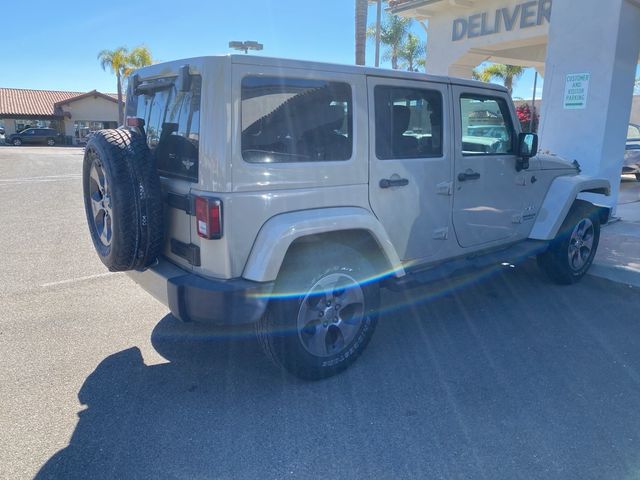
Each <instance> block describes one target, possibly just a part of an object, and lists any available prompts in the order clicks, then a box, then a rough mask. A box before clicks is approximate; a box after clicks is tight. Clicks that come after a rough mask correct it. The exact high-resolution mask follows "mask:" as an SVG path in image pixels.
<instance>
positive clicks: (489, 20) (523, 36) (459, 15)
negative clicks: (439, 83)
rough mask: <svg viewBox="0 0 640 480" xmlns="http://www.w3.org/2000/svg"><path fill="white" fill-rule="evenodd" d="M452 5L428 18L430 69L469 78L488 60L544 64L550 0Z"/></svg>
mask: <svg viewBox="0 0 640 480" xmlns="http://www.w3.org/2000/svg"><path fill="white" fill-rule="evenodd" d="M452 4H455V2H451V3H449V2H447V5H446V7H442V10H440V11H438V12H437V14H434V15H433V16H432V17H431V18H429V19H428V20H427V21H425V24H426V29H427V36H428V41H427V72H428V73H431V74H435V75H452V76H457V77H464V78H470V77H471V72H472V70H473V68H474V67H476V66H477V65H479V64H480V63H482V62H484V61H486V60H488V59H491V61H494V62H498V63H509V64H512V65H523V66H534V67H537V68H539V69H540V70H542V69H544V60H545V55H546V43H547V40H546V36H547V34H548V31H549V23H548V21H547V17H548V16H549V15H550V9H551V0H538V1H528V2H518V1H513V0H511V1H509V0H486V1H483V2H477V3H475V4H474V5H473V6H472V7H459V6H454V5H452ZM505 19H506V20H505ZM507 55H508V56H509V57H508V58H507V57H506V56H507ZM507 60H508V61H507Z"/></svg>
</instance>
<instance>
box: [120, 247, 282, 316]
mask: <svg viewBox="0 0 640 480" xmlns="http://www.w3.org/2000/svg"><path fill="white" fill-rule="evenodd" d="M127 273H128V275H129V276H130V277H131V278H132V279H133V280H134V281H135V282H136V283H137V284H139V285H140V286H141V287H142V288H144V289H145V290H146V291H147V292H149V293H150V294H151V295H153V296H154V297H155V298H156V299H158V300H159V301H160V302H162V303H164V304H165V305H166V306H167V307H169V310H171V313H172V314H173V316H175V317H176V318H178V319H180V320H182V321H184V322H202V323H213V324H216V325H238V324H243V323H252V322H255V321H256V320H258V319H259V318H260V317H261V316H262V315H263V314H264V312H265V310H266V308H267V304H268V302H269V294H270V293H271V290H272V288H273V283H272V282H265V283H259V282H252V281H249V280H245V279H243V278H233V279H229V280H216V279H211V278H206V277H202V276H200V275H195V274H193V273H190V272H187V271H186V270H183V269H182V268H180V267H177V266H176V265H174V264H173V263H171V262H169V261H167V260H164V259H161V260H160V261H159V262H158V264H157V265H154V266H153V267H151V268H149V269H147V270H145V271H144V272H136V271H131V272H127Z"/></svg>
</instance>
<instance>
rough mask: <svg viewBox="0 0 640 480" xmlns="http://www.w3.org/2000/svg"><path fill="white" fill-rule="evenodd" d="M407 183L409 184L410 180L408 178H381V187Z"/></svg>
mask: <svg viewBox="0 0 640 480" xmlns="http://www.w3.org/2000/svg"><path fill="white" fill-rule="evenodd" d="M407 185H409V180H407V179H406V178H383V179H382V180H380V188H389V187H405V186H407Z"/></svg>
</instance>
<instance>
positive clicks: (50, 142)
mask: <svg viewBox="0 0 640 480" xmlns="http://www.w3.org/2000/svg"><path fill="white" fill-rule="evenodd" d="M55 144H56V141H55V140H54V139H53V138H47V145H49V146H50V147H53V146H54V145H55Z"/></svg>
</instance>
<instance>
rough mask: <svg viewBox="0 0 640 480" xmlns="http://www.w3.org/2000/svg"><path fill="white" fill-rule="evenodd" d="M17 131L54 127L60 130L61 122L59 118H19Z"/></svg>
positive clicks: (16, 124)
mask: <svg viewBox="0 0 640 480" xmlns="http://www.w3.org/2000/svg"><path fill="white" fill-rule="evenodd" d="M15 126H16V133H20V132H21V131H23V130H26V129H27V128H53V129H55V130H57V131H60V123H59V122H58V120H39V119H33V118H32V119H29V120H23V119H18V120H15Z"/></svg>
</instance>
